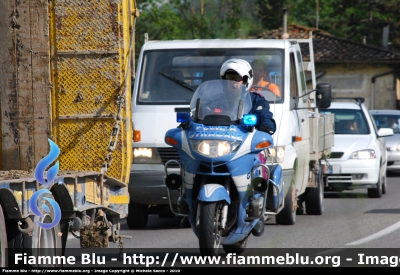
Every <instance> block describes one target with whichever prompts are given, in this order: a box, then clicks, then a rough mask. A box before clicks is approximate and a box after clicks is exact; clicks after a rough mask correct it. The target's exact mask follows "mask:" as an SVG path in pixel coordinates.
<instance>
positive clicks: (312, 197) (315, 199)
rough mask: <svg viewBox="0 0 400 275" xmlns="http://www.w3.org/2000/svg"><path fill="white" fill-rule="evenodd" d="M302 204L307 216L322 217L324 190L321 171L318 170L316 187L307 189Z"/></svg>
mask: <svg viewBox="0 0 400 275" xmlns="http://www.w3.org/2000/svg"><path fill="white" fill-rule="evenodd" d="M304 202H305V205H306V213H307V215H322V213H324V188H323V179H322V171H321V169H319V171H318V175H317V187H316V188H312V187H308V188H307V191H306V194H305V199H304Z"/></svg>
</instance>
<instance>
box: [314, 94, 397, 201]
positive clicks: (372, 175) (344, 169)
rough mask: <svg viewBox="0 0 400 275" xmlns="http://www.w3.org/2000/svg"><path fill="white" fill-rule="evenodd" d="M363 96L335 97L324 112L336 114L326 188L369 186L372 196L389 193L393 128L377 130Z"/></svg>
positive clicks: (339, 188) (326, 173)
mask: <svg viewBox="0 0 400 275" xmlns="http://www.w3.org/2000/svg"><path fill="white" fill-rule="evenodd" d="M363 102H364V98H335V99H333V101H332V104H331V106H330V107H329V108H328V109H325V110H322V111H321V113H322V112H324V113H333V114H335V135H334V147H333V148H332V150H331V154H330V156H329V158H328V159H326V161H325V162H324V164H326V165H327V169H326V170H327V171H324V175H325V176H326V177H325V178H326V183H325V191H339V192H340V191H343V190H354V189H359V188H368V197H369V198H380V197H382V194H385V193H386V167H387V152H386V146H385V138H384V137H387V136H391V135H393V130H392V129H390V128H380V129H379V130H378V129H377V127H376V125H375V122H374V119H373V118H372V116H371V114H370V113H369V112H368V109H367V108H366V106H365V105H364V103H363Z"/></svg>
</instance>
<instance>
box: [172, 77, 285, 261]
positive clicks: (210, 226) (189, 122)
mask: <svg viewBox="0 0 400 275" xmlns="http://www.w3.org/2000/svg"><path fill="white" fill-rule="evenodd" d="M229 82H230V80H211V81H206V82H204V83H202V84H201V85H200V86H199V87H198V88H197V90H196V91H195V93H194V95H193V97H192V100H191V103H190V110H188V112H177V122H179V123H180V125H179V127H177V128H174V129H170V130H168V131H167V133H166V134H165V142H166V143H167V144H168V145H170V146H172V147H174V148H175V149H177V151H178V152H179V156H180V161H179V162H178V161H177V160H169V161H167V163H166V165H165V174H166V178H165V184H166V186H167V190H168V195H169V203H170V208H171V210H172V212H173V213H175V214H176V215H179V216H187V217H188V219H189V221H190V225H191V228H192V230H193V232H194V233H195V235H196V236H197V238H198V240H199V248H200V254H201V255H202V256H216V255H218V254H219V253H220V247H221V245H222V247H223V249H224V251H225V252H226V253H236V254H241V253H243V252H244V251H245V248H246V244H247V239H248V237H249V236H250V235H251V234H253V235H255V236H261V235H262V234H263V232H264V218H265V217H264V215H265V214H266V207H267V208H268V209H269V210H268V211H275V212H278V209H282V208H283V203H284V202H283V190H284V186H283V185H284V183H283V182H282V180H281V178H282V168H281V166H280V165H279V164H270V165H267V164H266V162H265V161H266V157H268V150H267V149H268V148H269V147H272V146H273V139H272V136H271V135H270V134H268V133H265V132H261V131H258V130H257V129H256V128H255V125H256V123H257V117H256V115H249V114H247V113H249V111H250V110H251V107H252V101H251V97H250V94H249V92H248V91H246V89H245V86H243V85H241V87H240V88H236V89H232V86H233V85H230V84H229ZM173 166H175V167H176V166H179V167H180V173H179V174H177V173H174V172H171V167H173ZM178 189H179V190H180V191H181V194H182V196H181V197H180V199H179V200H178V209H177V210H176V209H174V208H173V206H172V205H173V204H172V202H171V196H170V190H178Z"/></svg>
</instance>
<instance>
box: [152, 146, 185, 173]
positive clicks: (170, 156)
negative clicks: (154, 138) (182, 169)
mask: <svg viewBox="0 0 400 275" xmlns="http://www.w3.org/2000/svg"><path fill="white" fill-rule="evenodd" d="M157 149H158V153H159V154H160V157H161V161H162V163H163V164H164V165H165V163H166V162H167V161H169V160H176V161H179V162H180V157H179V153H178V151H177V150H176V149H175V148H172V147H163V148H157ZM168 167H176V168H179V166H178V165H177V164H175V163H171V164H169V165H168Z"/></svg>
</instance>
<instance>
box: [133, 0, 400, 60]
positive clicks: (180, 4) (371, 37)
mask: <svg viewBox="0 0 400 275" xmlns="http://www.w3.org/2000/svg"><path fill="white" fill-rule="evenodd" d="M136 1H137V4H138V7H139V10H140V16H139V17H138V18H137V21H136V38H137V40H136V54H137V55H138V54H139V51H140V48H141V46H142V45H143V43H144V34H145V33H148V38H149V39H150V40H167V39H205V38H247V37H249V36H254V35H257V34H260V33H262V32H263V31H266V30H272V29H277V28H280V27H282V25H283V18H282V11H283V8H287V11H288V12H287V18H288V24H290V23H296V24H300V25H304V26H307V27H316V28H318V29H320V30H323V31H325V32H328V33H330V34H332V35H335V36H337V37H342V38H347V39H351V40H354V41H358V42H362V41H363V40H364V38H365V39H366V41H367V44H370V45H375V46H379V47H381V46H382V37H383V26H384V24H389V30H390V31H389V49H392V50H396V51H400V20H398V19H397V18H398V17H397V13H398V11H400V1H398V0H313V1H310V0H255V1H254V0H136Z"/></svg>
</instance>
